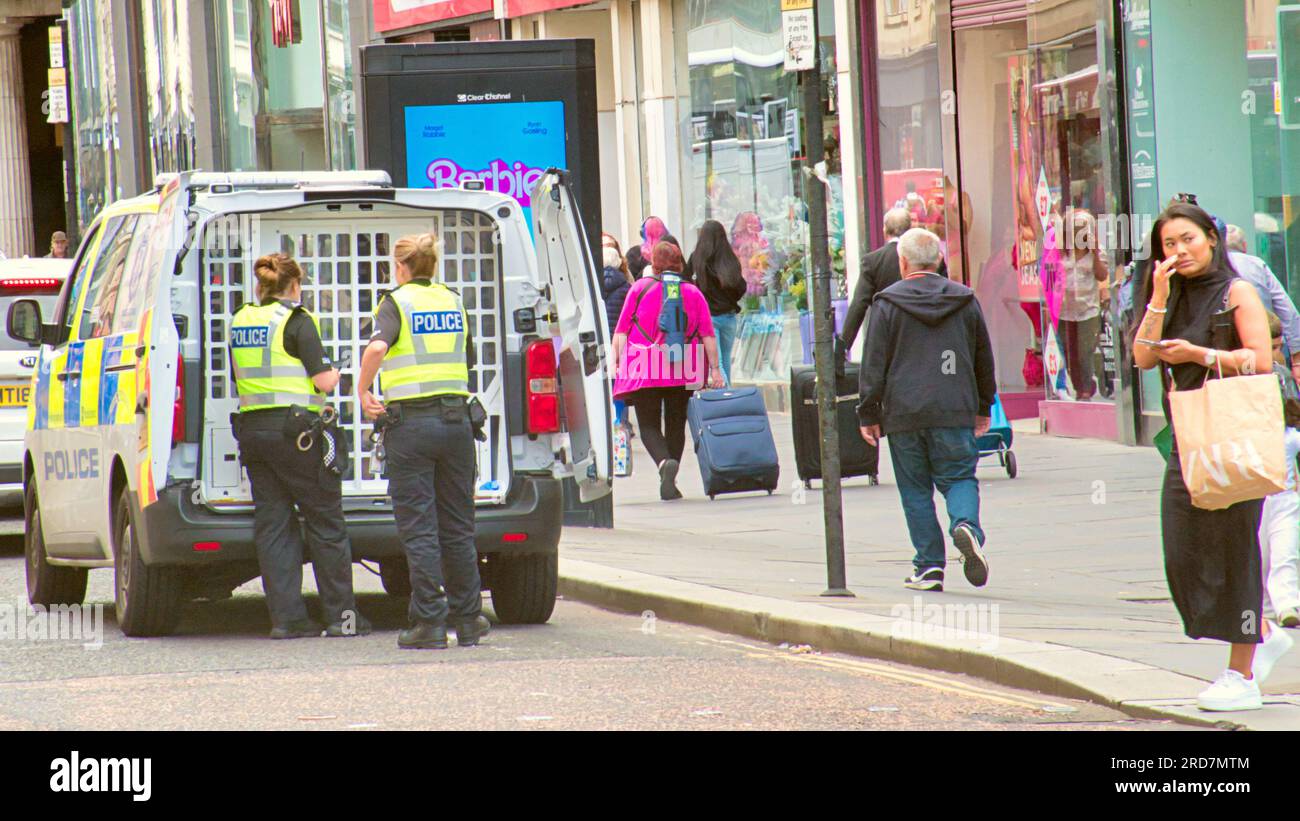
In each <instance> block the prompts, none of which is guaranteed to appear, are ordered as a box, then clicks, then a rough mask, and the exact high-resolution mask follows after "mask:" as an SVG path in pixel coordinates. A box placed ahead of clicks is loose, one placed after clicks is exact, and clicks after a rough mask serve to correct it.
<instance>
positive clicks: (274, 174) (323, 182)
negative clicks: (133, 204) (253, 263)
mask: <svg viewBox="0 0 1300 821" xmlns="http://www.w3.org/2000/svg"><path fill="white" fill-rule="evenodd" d="M166 182H167V180H164V179H163V176H162V175H160V176H159V177H158V184H159V185H160V186H161V185H165V184H166ZM188 184H189V187H190V188H208V189H213V188H214V187H217V186H220V187H221V188H224V189H225V190H227V191H233V190H236V189H244V190H248V189H258V190H265V189H281V190H292V189H303V188H319V187H326V186H331V187H340V188H363V187H372V188H391V187H392V186H393V180H392V178H391V177H389V176H388V172H387V171H294V172H287V171H232V172H224V173H223V172H208V173H204V172H198V173H195V174H192V175H191V176H190V178H189V180H188ZM221 188H218V189H217V190H221Z"/></svg>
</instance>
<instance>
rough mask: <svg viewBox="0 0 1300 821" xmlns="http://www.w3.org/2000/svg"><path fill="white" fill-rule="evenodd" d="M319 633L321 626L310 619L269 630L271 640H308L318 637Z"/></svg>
mask: <svg viewBox="0 0 1300 821" xmlns="http://www.w3.org/2000/svg"><path fill="white" fill-rule="evenodd" d="M320 633H321V626H320V625H319V624H317V623H316V622H314V621H312V620H311V619H303V620H302V621H293V622H289V623H288V624H286V625H284V626H282V627H272V628H271V638H273V639H309V638H313V637H315V636H319V635H320Z"/></svg>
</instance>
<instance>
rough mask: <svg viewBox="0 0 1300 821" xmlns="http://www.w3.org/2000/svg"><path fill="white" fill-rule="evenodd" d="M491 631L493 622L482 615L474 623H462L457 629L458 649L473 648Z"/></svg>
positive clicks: (475, 618)
mask: <svg viewBox="0 0 1300 821" xmlns="http://www.w3.org/2000/svg"><path fill="white" fill-rule="evenodd" d="M491 629H492V622H490V621H488V620H487V616H484V615H482V614H479V615H478V616H475V617H474V619H473V620H472V621H466V622H461V623H460V625H458V626H457V627H456V645H457V646H458V647H473V646H474V645H476V644H478V640H479V639H481V638H483V637H484V636H486V635H487V634H488V631H489V630H491Z"/></svg>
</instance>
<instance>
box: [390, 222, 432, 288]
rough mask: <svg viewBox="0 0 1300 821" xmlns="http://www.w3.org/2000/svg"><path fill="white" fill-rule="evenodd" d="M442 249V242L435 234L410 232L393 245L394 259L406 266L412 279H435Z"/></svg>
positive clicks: (403, 282) (402, 282)
mask: <svg viewBox="0 0 1300 821" xmlns="http://www.w3.org/2000/svg"><path fill="white" fill-rule="evenodd" d="M441 251H442V243H440V242H438V238H437V237H436V236H434V235H433V234H431V233H426V234H410V235H407V236H405V237H402V238H401V239H399V240H398V241H397V243H396V244H394V245H393V259H394V260H396V261H397V262H398V263H399V264H401V265H404V266H406V270H407V271H408V272H409V275H410V278H411V279H433V278H434V275H435V274H436V273H437V272H438V259H439V257H440V256H441ZM399 284H405V281H401V282H399Z"/></svg>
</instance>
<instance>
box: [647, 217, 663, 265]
mask: <svg viewBox="0 0 1300 821" xmlns="http://www.w3.org/2000/svg"><path fill="white" fill-rule="evenodd" d="M667 233H668V227H667V226H666V225H665V224H664V221H663V220H661V219H659V218H658V217H646V220H645V222H643V223H641V258H642V259H643V260H645V261H646V263H647V264H651V263H653V261H654V252H655V246H656V245H658V244H659V243H660V242H661V241H663V238H664V234H667Z"/></svg>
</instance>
